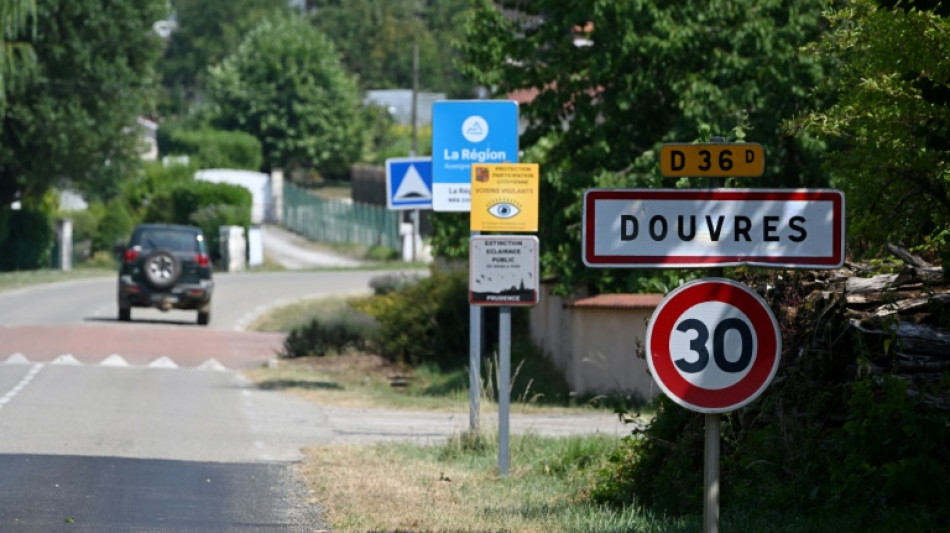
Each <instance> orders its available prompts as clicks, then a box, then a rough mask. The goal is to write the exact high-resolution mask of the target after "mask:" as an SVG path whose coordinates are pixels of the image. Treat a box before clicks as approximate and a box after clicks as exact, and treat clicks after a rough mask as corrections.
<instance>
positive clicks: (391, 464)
mask: <svg viewBox="0 0 950 533" xmlns="http://www.w3.org/2000/svg"><path fill="white" fill-rule="evenodd" d="M436 453H438V452H436V451H430V454H428V456H417V455H416V454H414V453H412V452H411V451H409V450H408V449H407V448H406V447H404V446H392V445H389V446H371V447H370V446H362V447H357V446H321V447H314V448H309V449H307V450H306V455H307V460H306V462H305V463H304V466H302V468H303V469H304V475H305V477H306V478H307V479H308V482H309V483H310V488H311V490H312V491H313V495H314V498H315V499H316V501H319V502H320V504H321V505H323V506H325V508H326V509H327V511H326V515H325V516H326V519H327V521H328V523H330V524H332V526H333V528H334V530H335V531H339V532H341V533H346V532H370V531H378V532H384V531H385V532H396V531H399V532H413V533H415V532H472V533H476V532H479V533H480V532H489V531H491V532H501V531H511V532H519V533H548V532H551V531H557V530H563V528H562V527H560V526H559V525H558V518H557V515H558V511H557V509H560V508H563V507H564V506H565V505H567V504H568V503H569V502H566V501H565V498H564V496H562V495H559V494H557V491H556V490H553V491H545V490H525V489H526V487H525V485H524V480H522V479H519V477H520V476H519V472H518V471H513V472H512V475H511V476H510V477H507V478H500V477H498V476H497V475H495V474H494V469H492V468H482V469H479V468H471V465H469V464H467V463H466V462H465V461H458V460H456V461H439V460H437V459H434V458H433V455H434V454H436ZM490 460H491V458H488V461H489V462H490Z"/></svg>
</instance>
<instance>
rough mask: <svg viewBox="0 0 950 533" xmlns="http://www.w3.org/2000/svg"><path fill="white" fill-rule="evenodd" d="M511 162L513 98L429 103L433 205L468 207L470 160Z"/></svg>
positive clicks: (515, 126)
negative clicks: (430, 104) (430, 113)
mask: <svg viewBox="0 0 950 533" xmlns="http://www.w3.org/2000/svg"><path fill="white" fill-rule="evenodd" d="M517 162H518V103H517V102H514V101H511V100H441V101H438V102H435V104H433V106H432V209H433V210H435V211H466V212H467V211H470V210H471V205H472V197H471V187H472V163H517Z"/></svg>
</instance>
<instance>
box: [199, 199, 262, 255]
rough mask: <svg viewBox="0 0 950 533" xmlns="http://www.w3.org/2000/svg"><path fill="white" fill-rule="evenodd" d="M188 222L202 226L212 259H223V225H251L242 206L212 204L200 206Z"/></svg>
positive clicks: (245, 226)
mask: <svg viewBox="0 0 950 533" xmlns="http://www.w3.org/2000/svg"><path fill="white" fill-rule="evenodd" d="M188 223H189V224H194V225H195V226H198V227H199V228H201V231H202V232H203V233H204V235H205V242H206V243H207V246H208V253H210V254H211V259H212V261H219V260H220V259H221V235H220V233H219V228H220V227H221V226H241V227H243V228H245V230H246V229H247V227H248V226H249V225H250V220H249V217H248V216H247V210H246V209H244V208H242V207H240V206H233V205H224V204H212V205H206V206H204V207H201V208H199V209H198V210H197V211H195V212H194V213H192V214H191V216H190V217H188Z"/></svg>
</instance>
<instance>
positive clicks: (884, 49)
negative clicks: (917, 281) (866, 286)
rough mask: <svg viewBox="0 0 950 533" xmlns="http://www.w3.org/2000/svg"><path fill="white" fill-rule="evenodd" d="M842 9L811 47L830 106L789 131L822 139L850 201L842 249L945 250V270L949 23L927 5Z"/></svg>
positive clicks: (949, 248)
mask: <svg viewBox="0 0 950 533" xmlns="http://www.w3.org/2000/svg"><path fill="white" fill-rule="evenodd" d="M882 3H884V4H895V5H896V4H900V5H899V7H894V8H886V7H879V6H878V5H877V4H876V3H875V2H873V1H870V0H858V1H854V2H849V3H848V4H847V6H845V7H843V8H841V9H838V10H837V11H834V12H833V13H832V14H830V21H831V25H832V27H831V31H830V32H829V33H828V34H827V36H826V37H825V38H824V39H822V40H821V42H820V43H817V44H815V45H813V46H811V47H810V50H811V52H812V53H813V54H815V55H816V56H827V57H832V58H835V59H836V61H837V62H838V67H839V69H840V75H839V76H836V77H834V78H829V79H827V80H826V83H825V84H824V85H823V86H822V88H823V89H824V90H825V91H827V92H828V93H830V94H832V95H834V96H835V97H836V98H837V102H836V103H835V105H833V106H831V107H830V108H828V109H824V110H820V111H815V112H813V113H811V114H809V115H806V116H805V117H804V118H803V119H801V120H800V121H798V122H797V123H796V126H797V127H799V128H801V129H803V130H804V131H808V132H811V133H814V134H815V135H818V136H820V137H821V138H823V139H826V140H827V141H828V142H829V143H830V144H831V145H832V146H833V147H834V149H833V150H831V151H829V153H828V159H827V166H828V168H829V169H830V171H831V173H832V176H833V179H834V184H835V185H836V186H838V187H840V188H842V189H843V190H844V191H845V192H846V194H847V198H848V226H849V228H848V231H849V234H850V235H849V240H850V243H851V244H852V247H853V249H854V251H855V252H856V253H857V254H860V255H867V254H873V253H875V252H876V251H878V250H879V249H880V247H881V246H882V245H883V244H884V243H885V242H887V241H892V242H903V243H904V244H905V245H906V246H916V245H928V244H929V246H927V247H929V248H930V249H931V250H934V251H935V250H939V249H940V248H942V249H943V250H944V253H943V255H944V257H945V260H946V264H947V265H950V243H948V241H947V236H948V229H950V157H948V154H950V56H948V55H947V49H948V48H950V19H948V18H947V13H946V12H945V11H946V9H945V8H941V7H939V5H938V4H936V3H931V2H904V3H894V2H882Z"/></svg>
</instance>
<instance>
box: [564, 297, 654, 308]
mask: <svg viewBox="0 0 950 533" xmlns="http://www.w3.org/2000/svg"><path fill="white" fill-rule="evenodd" d="M661 301H663V295H662V294H598V295H597V296H591V297H590V298H582V299H580V300H576V301H575V302H574V304H573V305H572V307H600V308H613V309H653V308H655V307H656V306H658V305H660V302H661Z"/></svg>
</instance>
